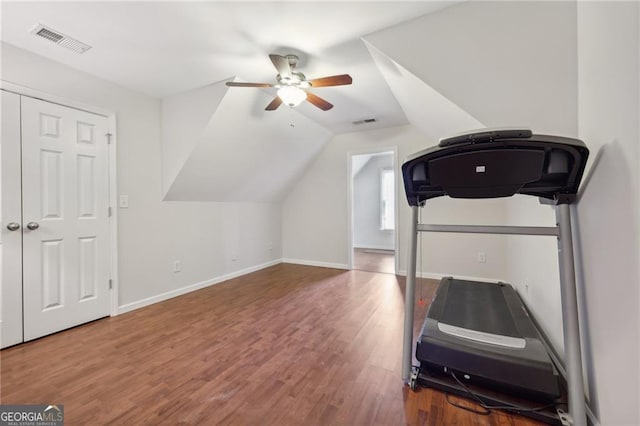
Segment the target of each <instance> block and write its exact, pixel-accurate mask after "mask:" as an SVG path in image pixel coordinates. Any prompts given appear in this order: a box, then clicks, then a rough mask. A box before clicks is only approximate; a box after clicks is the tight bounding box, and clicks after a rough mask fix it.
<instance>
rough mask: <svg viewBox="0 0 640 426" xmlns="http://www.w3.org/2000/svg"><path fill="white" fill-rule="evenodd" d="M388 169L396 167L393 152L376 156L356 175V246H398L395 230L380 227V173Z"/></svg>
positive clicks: (385, 247) (354, 234) (354, 197)
mask: <svg viewBox="0 0 640 426" xmlns="http://www.w3.org/2000/svg"><path fill="white" fill-rule="evenodd" d="M384 169H393V154H384V155H375V156H372V157H371V158H370V160H369V161H368V162H367V163H366V164H365V165H364V166H363V167H362V168H361V169H360V171H359V172H358V173H356V174H355V176H354V177H353V246H354V247H359V248H374V249H386V250H393V249H394V245H395V236H394V232H393V231H392V230H381V229H380V220H381V219H380V209H381V204H380V194H381V188H380V184H381V180H380V179H381V178H380V176H381V173H382V170H384Z"/></svg>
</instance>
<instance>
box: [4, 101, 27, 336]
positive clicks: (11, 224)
mask: <svg viewBox="0 0 640 426" xmlns="http://www.w3.org/2000/svg"><path fill="white" fill-rule="evenodd" d="M0 102H1V115H2V117H1V120H0V134H1V135H2V136H1V137H0V179H1V180H0V227H1V229H0V271H1V272H0V298H1V300H2V303H0V320H1V321H2V326H1V328H0V346H1V347H3V348H5V347H7V346H11V345H15V344H16V343H20V342H22V228H21V225H22V200H21V188H20V185H21V178H20V96H19V95H16V94H15V93H9V92H5V91H4V90H0Z"/></svg>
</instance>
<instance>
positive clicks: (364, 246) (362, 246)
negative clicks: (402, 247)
mask: <svg viewBox="0 0 640 426" xmlns="http://www.w3.org/2000/svg"><path fill="white" fill-rule="evenodd" d="M353 248H357V249H364V250H367V249H369V250H389V251H395V249H394V248H393V246H391V247H389V246H377V245H375V244H354V245H353Z"/></svg>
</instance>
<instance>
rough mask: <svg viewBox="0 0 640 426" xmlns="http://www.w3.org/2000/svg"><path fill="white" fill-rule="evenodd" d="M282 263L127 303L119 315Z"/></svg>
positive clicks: (250, 268) (235, 273)
mask: <svg viewBox="0 0 640 426" xmlns="http://www.w3.org/2000/svg"><path fill="white" fill-rule="evenodd" d="M279 263H282V259H276V260H272V261H270V262H266V263H263V264H260V265H256V266H251V267H249V268H245V269H242V270H240V271H235V272H231V273H228V274H225V275H221V276H219V277H215V278H212V279H210V280H206V281H201V282H199V283H195V284H191V285H188V286H186V287H181V288H178V289H176V290H171V291H168V292H166V293H162V294H158V295H156V296H151V297H147V298H146V299H142V300H138V301H137V302H131V303H127V304H126V305H122V306H119V307H118V314H124V313H126V312H131V311H133V310H136V309H140V308H144V307H145V306H149V305H153V304H154V303H158V302H163V301H165V300H168V299H172V298H174V297H177V296H182V295H183V294H187V293H191V292H192V291H196V290H200V289H203V288H206V287H210V286H212V285H215V284H219V283H221V282H224V281H228V280H230V279H232V278H237V277H240V276H242V275H246V274H250V273H251V272H255V271H259V270H260V269H264V268H268V267H270V266H273V265H277V264H279Z"/></svg>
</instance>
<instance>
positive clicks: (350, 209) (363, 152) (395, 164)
mask: <svg viewBox="0 0 640 426" xmlns="http://www.w3.org/2000/svg"><path fill="white" fill-rule="evenodd" d="M386 152H390V153H392V154H393V181H394V185H395V188H396V194H395V195H396V196H395V205H394V206H393V209H394V216H395V224H394V226H395V230H394V232H393V234H394V235H393V245H394V262H393V263H394V268H395V274H396V275H398V266H399V259H400V254H399V252H398V246H399V242H400V239H399V236H398V234H399V232H398V198H399V197H398V194H400V191H398V182H399V181H398V173H399V172H400V166H399V164H400V163H399V162H398V146H397V145H393V146H381V147H375V148H374V147H371V148H362V149H357V150H353V151H349V152H347V199H348V200H347V234H348V235H347V246H348V247H347V259H348V262H347V264H348V265H349V270H353V176H351V174H352V172H353V156H354V155H366V154H381V153H386Z"/></svg>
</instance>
